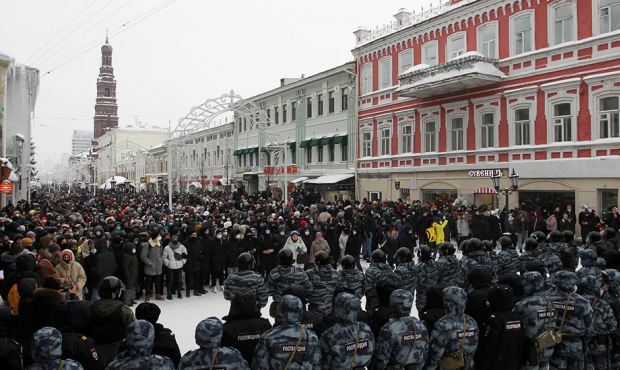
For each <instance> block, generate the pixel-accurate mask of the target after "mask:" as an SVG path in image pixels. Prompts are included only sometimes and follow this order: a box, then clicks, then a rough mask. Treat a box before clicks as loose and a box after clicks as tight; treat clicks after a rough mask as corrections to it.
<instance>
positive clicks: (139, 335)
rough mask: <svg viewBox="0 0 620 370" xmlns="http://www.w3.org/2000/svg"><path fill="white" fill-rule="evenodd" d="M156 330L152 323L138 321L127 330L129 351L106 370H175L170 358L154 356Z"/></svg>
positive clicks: (117, 358)
mask: <svg viewBox="0 0 620 370" xmlns="http://www.w3.org/2000/svg"><path fill="white" fill-rule="evenodd" d="M154 341H155V329H154V328H153V325H151V323H150V322H148V321H145V320H138V321H135V322H133V323H131V324H130V325H129V328H128V330H127V350H126V351H124V352H122V353H119V354H118V355H117V356H116V358H115V359H114V361H112V362H111V363H110V364H109V365H108V367H106V369H109V370H116V369H118V370H142V369H151V370H173V369H174V363H173V362H172V360H171V359H169V358H168V357H163V356H159V355H154V354H152V351H153V344H154Z"/></svg>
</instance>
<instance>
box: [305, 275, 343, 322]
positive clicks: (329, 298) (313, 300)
mask: <svg viewBox="0 0 620 370" xmlns="http://www.w3.org/2000/svg"><path fill="white" fill-rule="evenodd" d="M306 274H307V275H308V278H309V279H310V283H311V284H312V292H311V293H310V294H309V295H308V303H309V304H308V311H310V312H312V313H314V314H315V315H317V316H319V318H323V316H325V315H327V314H329V313H330V312H332V302H333V301H334V290H335V289H336V288H337V287H339V286H342V284H343V281H342V277H341V276H340V274H339V273H338V272H337V271H336V270H334V268H333V267H332V266H331V265H324V266H317V267H315V268H313V269H312V270H309V271H307V272H306Z"/></svg>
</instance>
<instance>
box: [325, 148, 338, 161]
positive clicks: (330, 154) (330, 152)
mask: <svg viewBox="0 0 620 370" xmlns="http://www.w3.org/2000/svg"><path fill="white" fill-rule="evenodd" d="M335 146H336V145H335V144H329V145H327V161H329V162H333V161H334V160H336V148H335Z"/></svg>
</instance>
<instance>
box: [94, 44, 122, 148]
mask: <svg viewBox="0 0 620 370" xmlns="http://www.w3.org/2000/svg"><path fill="white" fill-rule="evenodd" d="M94 120H95V135H94V136H95V139H96V138H98V137H100V136H101V135H103V134H105V133H106V132H107V130H109V129H110V128H114V127H118V105H117V104H116V80H115V79H114V69H113V68H112V46H110V44H109V43H108V38H107V36H106V38H105V44H103V46H101V68H99V77H98V78H97V102H96V104H95V117H94Z"/></svg>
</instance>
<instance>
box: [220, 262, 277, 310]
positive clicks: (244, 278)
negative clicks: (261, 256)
mask: <svg viewBox="0 0 620 370" xmlns="http://www.w3.org/2000/svg"><path fill="white" fill-rule="evenodd" d="M237 295H242V296H248V295H249V296H254V297H256V302H257V303H258V304H259V306H260V307H265V306H266V305H267V300H268V299H269V291H268V289H267V285H265V279H264V278H263V277H262V276H261V275H260V274H259V273H257V272H254V271H239V272H233V273H232V274H230V275H229V276H228V277H227V278H226V281H224V298H225V299H226V300H228V301H232V300H233V298H235V296H237Z"/></svg>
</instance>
